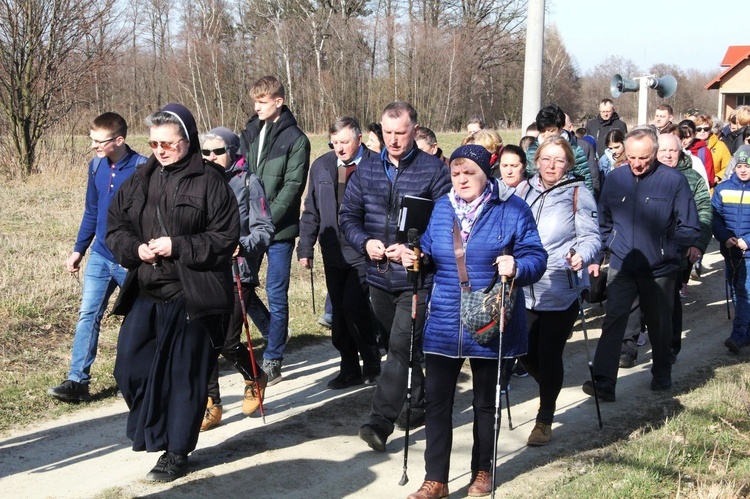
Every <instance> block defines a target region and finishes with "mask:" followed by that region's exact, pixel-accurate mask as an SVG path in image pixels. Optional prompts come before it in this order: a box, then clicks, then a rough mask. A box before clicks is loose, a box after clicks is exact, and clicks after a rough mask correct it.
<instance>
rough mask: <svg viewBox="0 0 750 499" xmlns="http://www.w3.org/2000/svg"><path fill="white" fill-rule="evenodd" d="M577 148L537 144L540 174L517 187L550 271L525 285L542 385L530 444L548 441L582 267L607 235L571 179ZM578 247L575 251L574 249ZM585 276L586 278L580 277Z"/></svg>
mask: <svg viewBox="0 0 750 499" xmlns="http://www.w3.org/2000/svg"><path fill="white" fill-rule="evenodd" d="M574 158H575V157H574V155H573V150H572V149H571V147H570V144H568V141H567V140H565V139H564V138H562V137H555V136H552V137H548V138H547V139H546V140H545V141H544V143H543V144H542V145H541V146H539V149H537V152H536V156H535V158H534V159H535V162H536V165H537V169H538V170H537V173H536V174H535V175H534V176H533V177H532V178H530V179H529V180H527V181H525V182H522V183H521V184H519V185H518V187H516V191H515V192H516V195H517V196H519V197H521V198H523V199H524V200H525V201H526V202H527V203H528V204H529V206H530V208H531V212H532V213H533V214H534V220H535V221H536V223H537V224H538V227H539V236H540V237H541V239H542V243H543V244H544V248H545V249H546V250H547V253H548V255H549V259H548V260H547V270H546V271H545V273H544V275H543V276H542V278H541V279H540V280H539V281H538V282H537V283H535V284H532V285H530V286H528V287H526V288H524V294H525V295H526V318H527V322H528V324H529V352H528V353H527V354H526V355H525V356H523V357H521V362H523V365H524V367H526V370H527V371H528V372H529V374H531V375H532V376H533V377H534V379H535V380H536V381H537V383H538V384H539V411H538V412H537V416H536V425H535V426H534V429H533V430H532V431H531V435H529V438H528V441H527V445H530V446H540V445H547V444H548V443H549V442H550V440H551V439H552V420H553V417H554V414H555V404H556V402H557V396H558V395H559V394H560V390H561V389H562V384H563V376H564V374H565V370H564V368H563V359H562V355H563V350H564V348H565V343H566V341H567V340H568V338H569V337H570V333H571V332H572V331H573V324H574V323H575V319H576V316H577V315H578V300H579V293H580V290H581V289H582V288H583V287H584V286H588V273H587V272H583V276H581V277H580V278H579V276H578V272H579V271H580V270H581V269H583V268H585V267H586V266H588V265H590V264H592V263H598V262H599V256H600V253H601V237H600V236H599V224H598V221H597V210H596V202H595V201H594V197H593V196H592V195H591V193H590V192H589V191H588V189H586V188H585V185H584V184H583V182H581V181H580V180H577V179H575V178H573V179H570V178H569V176H568V172H570V169H571V167H572V165H573V163H574ZM572 249H574V250H575V252H573V251H571V250H572ZM579 279H580V282H579Z"/></svg>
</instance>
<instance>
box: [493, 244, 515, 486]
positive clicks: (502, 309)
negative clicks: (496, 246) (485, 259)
mask: <svg viewBox="0 0 750 499" xmlns="http://www.w3.org/2000/svg"><path fill="white" fill-rule="evenodd" d="M507 254H508V251H507V248H506V249H504V250H503V255H507ZM507 285H508V277H507V276H502V277H501V278H500V324H499V326H498V327H499V328H500V335H499V336H500V341H498V343H497V383H496V385H495V426H494V435H493V436H494V440H493V448H492V456H493V457H492V488H491V489H490V490H491V492H490V495H491V497H492V499H495V483H497V482H496V481H495V480H496V478H497V439H498V436H499V434H500V384H501V383H502V380H501V377H502V371H503V368H502V364H503V363H502V362H501V361H500V356H501V351H502V344H503V333H504V332H505V307H506V306H507V303H505V287H506V286H507ZM505 399H506V402H507V403H508V424H509V425H510V424H511V423H510V399H509V398H508V390H507V389H506V390H505ZM511 429H512V428H511Z"/></svg>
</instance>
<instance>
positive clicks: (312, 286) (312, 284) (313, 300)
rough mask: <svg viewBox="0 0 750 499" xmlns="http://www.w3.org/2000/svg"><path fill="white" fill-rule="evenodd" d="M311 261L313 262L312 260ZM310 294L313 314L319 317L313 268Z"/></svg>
mask: <svg viewBox="0 0 750 499" xmlns="http://www.w3.org/2000/svg"><path fill="white" fill-rule="evenodd" d="M310 261H311V262H312V260H310ZM310 293H311V294H312V302H313V303H312V305H313V314H314V315H318V312H317V311H316V310H315V281H314V280H313V271H312V267H310Z"/></svg>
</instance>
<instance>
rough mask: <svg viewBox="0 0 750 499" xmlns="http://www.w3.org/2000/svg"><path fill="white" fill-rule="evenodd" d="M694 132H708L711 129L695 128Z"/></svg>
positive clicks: (704, 127) (707, 127)
mask: <svg viewBox="0 0 750 499" xmlns="http://www.w3.org/2000/svg"><path fill="white" fill-rule="evenodd" d="M695 131H696V133H697V132H710V131H711V127H710V126H697V127H695Z"/></svg>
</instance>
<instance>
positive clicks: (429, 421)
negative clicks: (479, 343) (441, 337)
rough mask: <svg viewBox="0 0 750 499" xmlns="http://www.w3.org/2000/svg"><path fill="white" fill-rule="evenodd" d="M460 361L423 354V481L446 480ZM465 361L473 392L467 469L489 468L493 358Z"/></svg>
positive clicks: (491, 452) (493, 374) (493, 384)
mask: <svg viewBox="0 0 750 499" xmlns="http://www.w3.org/2000/svg"><path fill="white" fill-rule="evenodd" d="M463 363H464V359H454V358H451V357H443V356H442V355H433V354H427V355H425V365H426V369H427V374H426V376H425V436H426V437H427V442H426V444H427V446H426V448H425V451H424V461H425V471H426V473H425V480H432V481H435V482H442V483H447V482H448V472H449V469H450V459H451V447H452V446H453V402H454V399H455V396H456V383H457V381H458V375H459V373H460V372H461V366H462V365H463ZM469 364H470V365H471V379H472V392H473V395H474V398H473V400H472V403H471V405H472V407H473V409H474V427H473V434H474V443H473V445H472V448H471V470H472V471H490V470H491V469H492V458H493V452H494V445H495V444H494V440H493V438H494V432H495V429H494V425H495V387H496V385H497V359H469ZM498 409H499V408H498ZM498 424H499V420H498Z"/></svg>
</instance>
